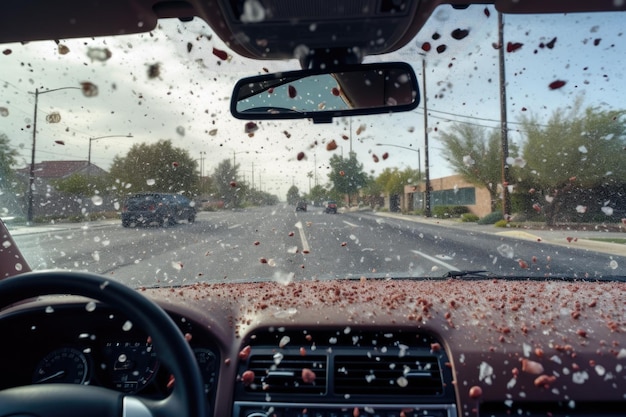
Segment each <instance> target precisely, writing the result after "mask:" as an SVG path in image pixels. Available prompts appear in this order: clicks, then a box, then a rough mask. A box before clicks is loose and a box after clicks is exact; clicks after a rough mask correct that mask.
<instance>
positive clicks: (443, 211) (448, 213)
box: [432, 206, 469, 219]
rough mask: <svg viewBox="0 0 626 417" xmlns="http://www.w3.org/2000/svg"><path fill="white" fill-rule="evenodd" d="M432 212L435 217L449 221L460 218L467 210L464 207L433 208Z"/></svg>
mask: <svg viewBox="0 0 626 417" xmlns="http://www.w3.org/2000/svg"><path fill="white" fill-rule="evenodd" d="M432 212H433V216H435V217H439V218H441V219H449V218H451V217H461V215H463V214H465V213H469V209H468V208H467V207H465V206H435V207H433V209H432Z"/></svg>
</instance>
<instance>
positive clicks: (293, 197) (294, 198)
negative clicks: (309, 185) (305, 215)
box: [287, 185, 300, 204]
mask: <svg viewBox="0 0 626 417" xmlns="http://www.w3.org/2000/svg"><path fill="white" fill-rule="evenodd" d="M299 200H300V190H298V187H296V186H295V185H292V186H291V187H289V189H288V190H287V204H296V203H297V202H298V201H299Z"/></svg>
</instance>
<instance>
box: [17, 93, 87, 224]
mask: <svg viewBox="0 0 626 417" xmlns="http://www.w3.org/2000/svg"><path fill="white" fill-rule="evenodd" d="M59 90H80V88H79V87H60V88H54V89H52V90H46V91H41V92H40V91H39V89H38V88H35V92H34V93H30V94H34V95H35V112H34V115H33V146H32V149H31V155H30V169H29V172H28V211H27V214H26V220H27V222H28V224H29V225H30V224H32V222H33V191H34V188H35V148H36V145H37V107H38V104H39V95H40V94H46V93H52V92H53V91H59Z"/></svg>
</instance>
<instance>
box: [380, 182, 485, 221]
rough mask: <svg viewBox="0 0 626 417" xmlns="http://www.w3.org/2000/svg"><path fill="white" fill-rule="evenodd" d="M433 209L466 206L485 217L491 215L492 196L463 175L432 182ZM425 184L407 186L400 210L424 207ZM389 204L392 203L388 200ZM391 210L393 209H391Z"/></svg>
mask: <svg viewBox="0 0 626 417" xmlns="http://www.w3.org/2000/svg"><path fill="white" fill-rule="evenodd" d="M430 187H431V192H430V201H431V208H432V207H435V206H466V207H467V208H468V209H469V211H470V212H471V213H474V214H475V215H477V216H478V217H483V216H485V215H487V214H489V213H491V196H490V194H489V190H487V189H486V188H485V187H479V186H476V185H474V184H470V183H469V182H467V181H466V180H465V179H464V178H463V176H461V175H451V176H449V177H443V178H436V179H431V180H430ZM424 191H425V185H424V183H420V184H419V185H405V186H404V195H402V196H400V201H399V209H400V210H402V211H404V212H407V211H413V210H419V209H422V208H423V207H424ZM386 203H387V204H391V203H392V201H390V200H389V199H388V201H387V202H386ZM389 208H390V209H391V207H389Z"/></svg>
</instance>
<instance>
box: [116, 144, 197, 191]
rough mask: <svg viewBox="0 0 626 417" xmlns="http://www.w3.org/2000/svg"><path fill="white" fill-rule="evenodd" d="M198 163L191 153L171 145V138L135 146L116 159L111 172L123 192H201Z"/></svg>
mask: <svg viewBox="0 0 626 417" xmlns="http://www.w3.org/2000/svg"><path fill="white" fill-rule="evenodd" d="M196 169H197V163H196V161H194V160H193V159H192V158H191V156H190V155H189V152H188V151H186V150H184V149H182V148H175V147H173V146H172V141H170V140H160V141H158V142H157V143H154V144H147V143H141V144H136V145H133V147H132V148H130V150H129V151H128V153H127V154H126V156H123V157H121V156H116V157H115V158H114V159H113V165H112V166H111V171H110V175H111V177H112V178H113V179H114V181H115V182H116V183H119V186H118V187H120V189H121V191H122V192H125V193H126V192H130V193H134V192H139V191H160V192H172V193H178V192H182V193H184V194H186V195H188V196H193V195H196V194H197V192H198V174H197V172H196Z"/></svg>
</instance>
